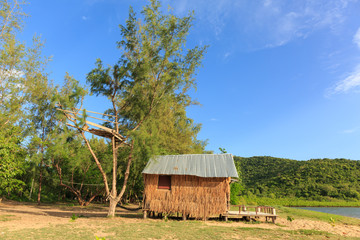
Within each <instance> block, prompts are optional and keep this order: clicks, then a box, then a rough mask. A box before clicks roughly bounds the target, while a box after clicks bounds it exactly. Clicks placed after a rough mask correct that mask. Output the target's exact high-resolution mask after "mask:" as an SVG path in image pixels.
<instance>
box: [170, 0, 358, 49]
mask: <svg viewBox="0 0 360 240" xmlns="http://www.w3.org/2000/svg"><path fill="white" fill-rule="evenodd" d="M350 1H351V0H341V1H331V0H316V1H313V0H302V1H283V0H263V1H253V0H244V1H233V0H222V1H219V0H197V1H189V0H178V1H170V0H164V2H165V4H164V5H166V4H170V5H172V7H173V8H174V11H175V12H176V13H177V14H180V15H182V14H187V13H188V11H189V10H194V11H195V16H196V18H197V19H198V20H199V21H198V24H199V25H201V26H199V27H200V28H203V29H206V28H210V29H211V30H212V32H213V34H214V35H215V36H217V37H218V38H220V36H221V35H222V33H223V32H224V31H232V33H233V34H232V35H236V33H240V34H241V39H247V40H248V41H249V44H250V45H252V48H254V49H258V48H263V47H277V46H281V45H284V44H286V43H288V42H290V41H292V40H294V39H297V38H306V37H307V36H308V35H309V34H311V33H312V32H314V31H316V30H318V29H322V28H329V29H330V30H331V31H333V30H334V29H336V27H337V26H339V25H341V24H342V23H343V22H344V20H345V18H346V14H345V10H346V9H347V8H348V7H349V4H348V2H350ZM259 36H261V37H260V38H259Z"/></svg>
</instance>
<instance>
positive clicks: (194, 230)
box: [0, 204, 360, 240]
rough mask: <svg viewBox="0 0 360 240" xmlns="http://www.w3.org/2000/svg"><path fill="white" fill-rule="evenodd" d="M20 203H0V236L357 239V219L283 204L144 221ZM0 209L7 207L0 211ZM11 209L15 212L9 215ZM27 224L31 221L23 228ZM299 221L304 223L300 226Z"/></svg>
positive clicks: (123, 214)
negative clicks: (255, 217)
mask: <svg viewBox="0 0 360 240" xmlns="http://www.w3.org/2000/svg"><path fill="white" fill-rule="evenodd" d="M20 206H21V205H20V204H19V205H18V206H15V208H11V207H12V206H9V207H8V208H6V209H5V208H3V207H1V205H0V239H22V240H23V239H67V240H68V239H96V238H98V239H106V240H111V239H360V220H359V219H354V218H347V217H342V216H337V215H332V214H325V213H317V212H312V211H307V210H301V209H292V208H287V207H279V208H277V210H278V214H279V219H278V221H277V223H276V224H272V223H265V222H263V221H262V222H248V223H247V222H242V221H240V222H239V221H228V222H222V221H218V220H211V221H206V222H204V221H195V220H189V221H180V220H175V219H147V220H143V219H141V217H142V213H141V212H137V213H133V212H131V213H130V212H126V211H123V212H121V213H119V214H117V217H115V218H106V217H104V216H103V215H101V216H102V217H98V215H95V214H97V213H98V210H99V211H100V210H102V212H101V214H103V213H106V212H105V211H104V210H106V208H103V207H90V208H79V207H64V206H57V205H53V206H43V207H37V206H35V205H30V206H28V208H21V207H22V206H21V207H20ZM4 209H5V210H6V211H3V212H1V210H4ZM12 209H18V210H17V211H14V212H13V213H12V212H11V211H12ZM33 209H36V210H37V211H36V212H34V215H30V216H28V215H24V213H26V214H30V210H31V211H32V210H33ZM53 209H55V210H54V211H53ZM88 209H89V210H88ZM78 211H81V213H80V212H78ZM87 211H89V212H87ZM74 212H75V213H76V214H75V213H74ZM99 216H100V215H99ZM289 217H291V219H292V220H291V222H290V221H289V220H287V219H289ZM37 218H43V220H42V221H43V222H42V223H41V224H37V223H33V224H32V225H31V222H33V221H36V220H37ZM27 221H28V222H27ZM29 221H30V223H29ZM5 223H8V225H5ZM26 224H30V225H28V227H23V226H24V225H26ZM17 225H18V227H17ZM302 225H304V226H305V225H307V226H308V227H307V228H306V227H304V228H302ZM321 225H324V226H321ZM309 226H310V228H309ZM311 226H314V227H311ZM350 230H352V235H351V234H350ZM346 231H347V232H346ZM354 231H355V234H354ZM356 231H358V232H359V237H357V235H356Z"/></svg>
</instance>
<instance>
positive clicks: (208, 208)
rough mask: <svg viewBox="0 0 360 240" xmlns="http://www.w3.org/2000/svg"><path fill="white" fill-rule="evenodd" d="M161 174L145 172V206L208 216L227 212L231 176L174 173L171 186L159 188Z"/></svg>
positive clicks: (157, 210) (160, 210) (164, 211)
mask: <svg viewBox="0 0 360 240" xmlns="http://www.w3.org/2000/svg"><path fill="white" fill-rule="evenodd" d="M158 179H159V175H155V174H144V182H145V191H144V193H145V202H144V208H145V209H148V210H149V211H154V212H158V213H181V214H186V215H190V216H191V217H195V218H207V217H209V216H211V215H219V214H224V213H226V212H227V210H229V209H228V202H229V198H230V186H229V184H230V177H228V178H225V177H214V178H203V177H197V176H188V175H187V176H184V175H172V176H171V190H165V189H158Z"/></svg>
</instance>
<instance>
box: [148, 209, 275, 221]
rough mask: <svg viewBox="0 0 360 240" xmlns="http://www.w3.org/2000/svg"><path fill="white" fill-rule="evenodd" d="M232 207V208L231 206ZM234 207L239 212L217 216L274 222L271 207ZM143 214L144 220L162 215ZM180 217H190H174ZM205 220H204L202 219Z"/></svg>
mask: <svg viewBox="0 0 360 240" xmlns="http://www.w3.org/2000/svg"><path fill="white" fill-rule="evenodd" d="M233 207H234V206H233ZM235 207H238V208H239V210H238V211H231V210H230V211H227V212H226V213H225V214H222V215H220V216H219V218H220V219H223V220H225V221H227V220H229V219H231V218H232V219H234V218H235V219H240V218H241V219H245V220H247V221H250V220H251V218H253V219H258V218H260V217H264V218H265V219H266V221H268V220H269V219H271V221H272V222H273V223H275V220H276V217H277V215H276V210H275V208H273V207H266V206H257V207H249V206H244V205H237V206H235ZM249 210H253V211H249ZM143 213H144V219H146V218H147V217H160V218H162V216H163V214H162V213H155V212H154V211H150V209H143ZM180 215H181V217H182V219H183V220H186V219H188V218H189V217H190V215H185V214H179V213H177V214H176V216H177V217H180ZM213 217H216V216H211V218H213ZM204 220H206V219H204Z"/></svg>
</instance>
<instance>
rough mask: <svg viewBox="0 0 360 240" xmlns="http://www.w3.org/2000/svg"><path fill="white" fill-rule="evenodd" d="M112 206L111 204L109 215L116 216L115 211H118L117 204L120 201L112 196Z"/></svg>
mask: <svg viewBox="0 0 360 240" xmlns="http://www.w3.org/2000/svg"><path fill="white" fill-rule="evenodd" d="M109 199H110V206H109V212H108V215H107V216H108V217H115V211H116V205H117V203H118V201H116V199H114V198H112V197H110V198H109Z"/></svg>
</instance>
